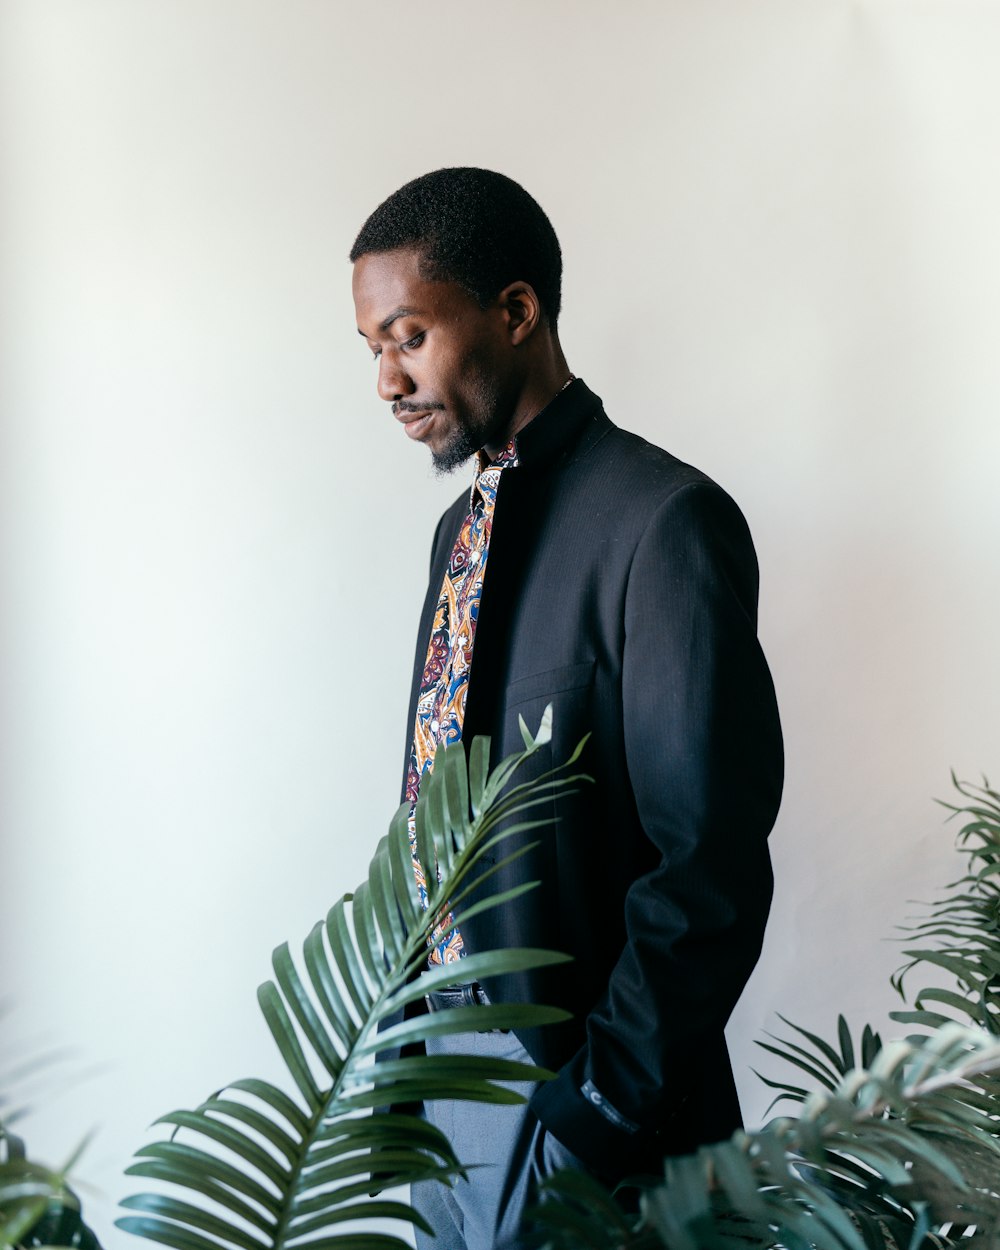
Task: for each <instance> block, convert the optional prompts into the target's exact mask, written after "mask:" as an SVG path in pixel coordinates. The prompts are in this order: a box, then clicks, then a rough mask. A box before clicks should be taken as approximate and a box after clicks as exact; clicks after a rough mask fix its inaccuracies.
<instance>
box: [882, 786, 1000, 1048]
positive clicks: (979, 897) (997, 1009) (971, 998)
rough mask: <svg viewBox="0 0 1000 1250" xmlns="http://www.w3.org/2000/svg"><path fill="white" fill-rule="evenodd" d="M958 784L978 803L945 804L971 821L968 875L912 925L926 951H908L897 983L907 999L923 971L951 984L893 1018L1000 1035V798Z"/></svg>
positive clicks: (962, 834) (925, 992)
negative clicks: (965, 1025)
mask: <svg viewBox="0 0 1000 1250" xmlns="http://www.w3.org/2000/svg"><path fill="white" fill-rule="evenodd" d="M952 781H953V783H954V785H955V788H956V789H957V790H958V792H959V793H960V794H961V795H963V796H964V797H965V798H967V799H969V800H971V801H970V802H969V803H967V804H964V805H962V806H954V805H953V804H950V803H945V804H944V806H945V807H947V808H948V810H949V811H950V812H951V813H952V816H964V817H965V818H966V819H965V823H964V824H963V825H962V828H961V829H960V830H959V832H958V835H957V838H956V848H957V850H958V851H959V852H960V853H962V854H963V855H965V856H966V857H967V861H968V865H967V870H966V872H965V874H964V875H963V876H962V877H960V878H959V879H958V880H957V881H953V882H951V883H950V884H949V885H948V886H947V887H946V889H947V891H948V893H947V894H946V895H945V896H944V897H943V898H940V899H938V900H937V901H936V902H935V903H933V904H931V905H930V911H929V912H928V913H927V915H926V916H924V917H922V918H921V919H919V921H918V922H917V923H916V924H914V925H912V926H909V928H908V931H909V932H911V933H913V934H914V935H915V939H914V940H917V941H920V942H921V945H920V946H915V947H912V948H908V949H906V950H905V951H904V954H905V955H906V956H907V958H908V962H907V963H906V964H904V965H903V967H901V968H900V969H899V970H898V971H897V972H896V974H895V975H894V977H893V979H892V983H893V986H894V987H895V988H896V990H898V992H899V994H900V996H901V997H904V998H905V994H904V980H905V979H906V977H907V975H908V974H909V973H910V972H911V970H912V969H913V968H915V967H918V966H923V967H927V968H931V969H934V970H935V971H936V972H937V973H938V974H940V973H944V974H945V980H946V981H947V984H946V985H945V986H938V985H930V986H927V987H925V988H923V989H921V990H920V991H919V992H918V993H917V994H916V995H915V996H914V1009H913V1010H911V1011H895V1012H893V1013H892V1018H893V1019H894V1020H899V1021H901V1022H902V1023H904V1024H918V1025H922V1026H924V1027H927V1028H935V1027H936V1026H938V1025H940V1024H943V1023H945V1022H946V1021H948V1020H952V1019H954V1018H955V1015H956V1014H957V1015H958V1016H959V1017H962V1018H964V1019H968V1020H971V1021H973V1022H974V1023H975V1024H978V1025H979V1026H980V1027H981V1028H984V1029H987V1030H989V1031H990V1032H991V1033H996V1034H998V1035H1000V794H998V793H997V792H996V791H995V790H991V789H990V787H989V784H988V783H987V782H986V781H985V779H984V783H983V785H982V786H971V785H967V784H965V783H963V782H960V781H959V780H958V778H957V777H956V776H955V774H954V773H952ZM949 819H950V818H949ZM923 943H927V945H924V944H923Z"/></svg>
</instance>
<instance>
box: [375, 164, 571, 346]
mask: <svg viewBox="0 0 1000 1250" xmlns="http://www.w3.org/2000/svg"><path fill="white" fill-rule="evenodd" d="M400 247H410V248H415V249H416V250H417V251H419V252H420V254H421V272H422V273H423V275H424V276H425V277H426V278H427V279H429V280H431V281H438V282H457V283H458V284H459V286H461V287H462V288H463V289H464V290H466V291H468V293H469V294H470V295H471V296H472V297H473V299H475V300H476V301H477V302H478V303H479V305H480V307H481V308H486V307H487V306H488V305H489V304H491V303H492V302H493V300H494V299H496V297H497V295H499V293H500V292H501V291H502V290H503V289H504V287H505V286H508V285H509V284H510V283H511V282H515V281H517V280H519V279H520V280H521V281H523V282H529V283H530V284H531V286H532V287H534V290H535V294H536V295H537V296H538V299H539V302H540V304H541V306H542V311H543V313H544V314H545V316H546V318H547V320H548V323H549V325H550V326H551V327H552V328H553V329H555V326H556V322H557V320H558V318H559V307H560V303H561V287H562V252H561V250H560V248H559V240H558V239H557V238H556V232H555V231H554V230H553V229H552V223H551V222H550V221H549V219H548V217H546V216H545V213H544V212H543V211H542V209H541V207H540V206H539V204H538V203H537V202H536V201H535V200H534V199H532V197H531V196H530V195H529V194H528V193H527V191H525V189H524V188H523V187H522V186H519V185H518V183H516V182H514V180H513V179H512V178H507V177H505V176H504V175H503V174H497V173H494V172H493V171H492V170H489V169H475V168H472V167H469V166H458V167H456V168H452V169H436V170H434V171H433V173H429V174H423V175H422V176H421V177H420V178H414V179H413V181H412V182H408V183H407V184H406V185H405V186H403V187H400V188H399V190H398V191H395V192H393V194H392V195H390V196H389V198H388V199H387V200H384V201H383V202H382V203H381V204H380V205H379V206H378V208H376V210H375V211H374V212H373V213H372V215H371V216H370V217H369V218H368V220H367V221H366V222H365V224H364V225H363V226H362V227H361V231H360V233H359V234H358V237H357V238H356V239H355V240H354V246H353V247H352V248H351V261H352V263H353V262H354V261H356V260H357V259H358V258H359V257H361V256H365V255H366V254H367V253H369V252H391V251H395V249H396V248H400Z"/></svg>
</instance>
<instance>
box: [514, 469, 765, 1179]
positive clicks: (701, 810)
mask: <svg viewBox="0 0 1000 1250" xmlns="http://www.w3.org/2000/svg"><path fill="white" fill-rule="evenodd" d="M756 601H757V561H756V556H755V554H754V550H753V544H752V542H751V539H750V534H749V532H748V530H747V527H746V523H745V521H744V519H743V516H742V514H741V513H740V511H739V509H738V508H737V507H736V505H735V504H734V503H733V501H732V500H731V499H730V498H729V496H728V495H726V494H725V492H724V491H722V490H721V489H720V488H719V487H717V486H715V485H714V484H713V483H710V482H707V481H699V482H694V483H688V484H686V485H684V486H683V487H681V488H680V489H678V490H677V491H675V492H674V494H672V495H671V496H670V497H669V498H668V499H667V500H666V502H665V503H663V504H662V505H661V506H660V507H659V508H658V510H657V511H656V513H655V514H654V515H653V516H652V518H651V520H650V522H649V524H648V525H647V527H646V529H645V531H644V532H643V534H642V536H641V538H640V540H639V541H638V543H637V545H636V549H635V552H634V557H633V560H632V563H631V567H630V571H629V575H628V583H627V589H626V594H625V646H624V656H623V663H622V709H623V724H624V734H625V755H626V760H627V766H628V773H629V782H630V786H631V790H632V792H633V794H634V796H635V803H636V809H637V812H638V816H639V820H640V824H641V826H642V830H643V832H644V834H645V836H646V837H647V838H648V839H649V840H650V842H651V843H652V845H653V848H655V854H653V855H652V856H651V859H652V860H653V861H655V866H654V867H653V868H652V870H651V871H649V872H648V873H646V874H645V875H643V876H641V877H639V878H638V879H637V880H636V881H634V882H633V884H632V885H631V887H630V888H629V890H628V892H627V895H626V898H625V927H626V943H625V946H624V949H623V951H622V953H621V956H620V958H619V959H618V962H617V964H616V965H615V967H614V969H613V972H612V975H611V978H610V981H609V984H608V988H607V992H606V994H605V995H604V996H603V997H602V999H601V1000H600V1001H599V1002H598V1003H597V1005H596V1006H595V1007H594V1009H593V1010H592V1011H591V1013H590V1015H589V1017H588V1019H587V1041H586V1044H585V1046H584V1047H583V1048H582V1049H581V1051H580V1052H579V1053H578V1054H577V1055H576V1056H575V1057H574V1058H573V1060H571V1062H570V1063H569V1064H567V1065H566V1067H565V1068H564V1069H563V1070H562V1071H561V1072H560V1073H559V1076H558V1077H557V1079H556V1080H555V1081H552V1082H551V1083H549V1084H548V1085H547V1086H542V1087H541V1088H540V1089H539V1091H538V1093H537V1094H536V1096H535V1099H533V1106H534V1107H535V1109H536V1111H537V1113H538V1115H539V1118H540V1119H541V1120H542V1121H543V1122H544V1123H545V1124H546V1126H547V1127H548V1128H550V1129H551V1130H552V1131H553V1132H554V1133H555V1135H556V1137H558V1138H560V1140H562V1141H563V1142H564V1143H566V1144H568V1145H569V1146H570V1147H571V1148H572V1149H573V1150H574V1151H576V1152H577V1153H579V1154H580V1155H581V1156H582V1157H583V1158H584V1159H585V1160H586V1161H587V1162H589V1163H591V1164H592V1166H594V1167H595V1169H596V1170H598V1171H601V1172H604V1173H606V1174H609V1175H613V1174H615V1173H618V1174H620V1173H621V1171H622V1170H623V1168H622V1166H621V1165H622V1162H623V1161H625V1169H624V1170H627V1169H628V1167H629V1166H634V1163H635V1161H637V1160H638V1158H639V1156H640V1155H642V1154H643V1153H645V1154H647V1155H648V1153H649V1150H648V1147H649V1146H650V1143H655V1139H656V1138H657V1137H658V1136H659V1138H660V1140H661V1143H662V1144H661V1149H660V1150H659V1154H663V1153H665V1152H666V1151H665V1149H664V1148H662V1147H663V1146H667V1147H668V1148H669V1142H668V1136H669V1134H668V1136H666V1137H665V1136H664V1134H663V1130H664V1127H665V1126H669V1124H670V1121H671V1119H672V1118H673V1117H675V1116H676V1114H677V1110H678V1108H679V1107H680V1106H681V1105H682V1104H683V1103H684V1101H685V1099H686V1098H689V1097H690V1096H691V1091H692V1087H693V1086H694V1085H696V1084H697V1083H698V1081H699V1080H700V1077H701V1075H704V1076H706V1077H707V1078H708V1079H709V1080H711V1077H712V1073H711V1072H708V1073H704V1072H702V1073H701V1074H700V1075H699V1069H703V1068H704V1066H705V1064H706V1062H708V1063H714V1064H715V1065H716V1066H717V1067H718V1066H721V1067H723V1068H724V1071H722V1072H718V1073H717V1074H716V1075H717V1077H718V1079H719V1080H721V1081H723V1082H729V1081H731V1077H730V1073H729V1068H728V1061H727V1060H726V1057H725V1047H724V1039H723V1036H722V1031H723V1029H724V1027H725V1023H726V1020H727V1019H728V1017H729V1015H730V1013H731V1011H732V1009H733V1007H734V1006H735V1004H736V1001H737V999H738V998H739V996H740V993H741V992H742V989H743V986H744V985H745V983H746V980H747V978H748V977H749V975H750V972H751V971H752V969H753V967H754V964H755V963H756V961H757V958H758V956H759V953H760V948H761V943H762V940H763V933H764V925H765V921H766V919H767V913H768V909H769V906H770V900H771V889H772V877H771V868H770V860H769V857H768V852H767V835H768V833H769V832H770V829H771V827H772V825H773V823H774V819H775V816H776V814H777V809H778V802H779V799H780V793H781V782H782V771H783V757H782V743H781V730H780V726H779V721H778V713H777V706H776V702H775V697H774V689H773V686H772V683H771V677H770V673H769V672H768V668H767V664H766V662H765V660H764V656H763V654H762V652H761V649H760V646H759V644H758V641H757V635H756ZM608 853H609V854H614V848H613V839H612V840H609V848H608ZM709 1056H714V1057H713V1058H711V1059H709V1058H707V1057H709ZM730 1089H731V1085H730ZM581 1091H585V1092H581ZM588 1099H589V1101H588ZM599 1104H600V1105H599ZM709 1118H710V1117H709ZM728 1131H731V1130H730V1129H729V1128H726V1129H724V1132H728ZM694 1132H695V1134H696V1135H697V1134H699V1133H700V1135H701V1139H702V1140H710V1139H711V1137H712V1136H713V1135H714V1134H713V1131H712V1127H711V1125H710V1124H708V1123H703V1124H702V1126H701V1127H700V1129H699V1128H698V1127H697V1126H696V1127H695V1129H694ZM640 1142H641V1143H643V1144H644V1146H645V1147H647V1149H646V1150H645V1152H644V1151H642V1150H639V1149H638V1147H639V1144H640ZM692 1144H696V1143H692ZM630 1152H634V1153H635V1154H636V1160H635V1161H633V1162H632V1163H631V1164H630V1162H629V1158H630Z"/></svg>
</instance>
